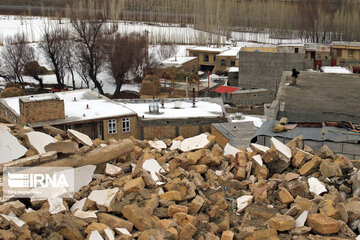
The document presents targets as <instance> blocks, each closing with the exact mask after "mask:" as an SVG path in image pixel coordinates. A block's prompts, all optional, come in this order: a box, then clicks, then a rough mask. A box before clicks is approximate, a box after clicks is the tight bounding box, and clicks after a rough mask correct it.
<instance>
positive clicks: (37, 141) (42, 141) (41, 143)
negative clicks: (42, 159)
mask: <svg viewBox="0 0 360 240" xmlns="http://www.w3.org/2000/svg"><path fill="white" fill-rule="evenodd" d="M26 136H27V138H28V140H29V143H30V144H31V145H32V146H33V147H34V148H35V149H36V151H37V152H38V153H39V154H41V153H46V151H45V146H46V145H48V144H50V143H55V142H58V140H56V139H55V138H53V137H52V136H50V135H47V134H45V133H42V132H36V131H34V132H28V133H26Z"/></svg>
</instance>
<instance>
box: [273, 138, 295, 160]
mask: <svg viewBox="0 0 360 240" xmlns="http://www.w3.org/2000/svg"><path fill="white" fill-rule="evenodd" d="M270 144H271V145H272V146H273V147H274V149H276V150H277V151H278V152H279V153H281V154H282V155H283V156H285V157H286V158H287V159H288V160H290V159H291V156H292V154H291V149H290V148H289V147H288V146H286V145H285V144H283V143H282V142H280V141H279V140H277V139H276V138H274V137H272V138H271V139H270Z"/></svg>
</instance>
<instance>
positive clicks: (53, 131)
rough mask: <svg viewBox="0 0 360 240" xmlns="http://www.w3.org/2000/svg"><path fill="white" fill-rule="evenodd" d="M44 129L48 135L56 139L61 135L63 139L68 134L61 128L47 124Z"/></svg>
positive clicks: (43, 126)
mask: <svg viewBox="0 0 360 240" xmlns="http://www.w3.org/2000/svg"><path fill="white" fill-rule="evenodd" d="M42 128H43V130H44V132H45V133H46V134H48V135H51V136H53V137H55V136H57V135H60V136H61V137H66V132H65V131H63V130H61V129H59V128H56V127H52V126H50V125H47V124H44V125H42Z"/></svg>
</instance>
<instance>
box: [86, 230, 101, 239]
mask: <svg viewBox="0 0 360 240" xmlns="http://www.w3.org/2000/svg"><path fill="white" fill-rule="evenodd" d="M89 240H104V238H103V237H102V236H101V234H100V233H99V231H98V230H95V231H92V232H91V233H90V236H89Z"/></svg>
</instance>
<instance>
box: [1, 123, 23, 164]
mask: <svg viewBox="0 0 360 240" xmlns="http://www.w3.org/2000/svg"><path fill="white" fill-rule="evenodd" d="M26 151H27V149H26V148H25V147H24V146H23V145H21V144H20V143H19V141H18V140H17V138H16V137H15V136H13V135H12V134H11V133H10V129H9V128H8V127H6V126H4V125H2V124H0V156H1V158H0V163H5V162H8V161H12V160H15V159H18V158H20V157H22V156H24V154H25V153H26Z"/></svg>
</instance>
